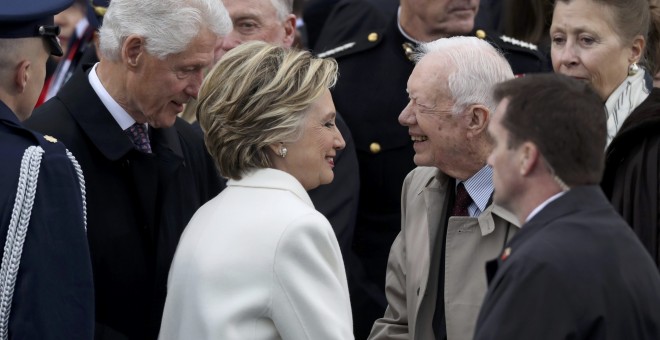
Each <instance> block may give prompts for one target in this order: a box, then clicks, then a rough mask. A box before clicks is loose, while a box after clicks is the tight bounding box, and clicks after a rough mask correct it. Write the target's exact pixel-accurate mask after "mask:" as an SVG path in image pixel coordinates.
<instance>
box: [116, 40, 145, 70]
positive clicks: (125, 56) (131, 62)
mask: <svg viewBox="0 0 660 340" xmlns="http://www.w3.org/2000/svg"><path fill="white" fill-rule="evenodd" d="M144 44H145V41H144V38H143V37H141V36H139V35H137V34H131V35H129V36H128V37H127V38H126V40H124V44H123V45H122V48H121V57H122V60H123V61H124V62H125V63H126V64H127V65H128V67H129V68H137V67H138V66H139V64H140V60H141V57H142V55H143V54H144V53H146V51H145V48H144Z"/></svg>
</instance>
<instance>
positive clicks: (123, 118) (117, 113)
mask: <svg viewBox="0 0 660 340" xmlns="http://www.w3.org/2000/svg"><path fill="white" fill-rule="evenodd" d="M98 65H99V63H96V64H95V65H94V67H92V70H91V71H90V72H89V75H88V79H89V84H90V85H91V86H92V89H94V92H96V95H97V96H99V98H100V99H101V102H102V103H103V105H104V106H105V108H106V109H108V112H110V114H111V115H112V117H113V118H114V119H115V121H116V122H117V124H119V127H121V129H122V130H126V129H128V128H129V127H131V125H133V124H135V119H133V117H131V115H129V114H128V112H126V110H124V108H123V107H121V105H119V103H117V101H115V100H114V98H112V97H111V96H110V93H108V91H107V90H106V89H105V87H104V86H103V84H101V80H100V79H99V76H98V75H97V74H96V67H97V66H98Z"/></svg>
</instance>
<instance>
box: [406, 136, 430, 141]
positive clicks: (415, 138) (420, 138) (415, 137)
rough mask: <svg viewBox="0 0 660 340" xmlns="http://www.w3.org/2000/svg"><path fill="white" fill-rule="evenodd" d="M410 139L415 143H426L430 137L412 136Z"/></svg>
mask: <svg viewBox="0 0 660 340" xmlns="http://www.w3.org/2000/svg"><path fill="white" fill-rule="evenodd" d="M410 139H411V140H412V141H413V142H426V141H427V140H428V139H429V137H426V136H410Z"/></svg>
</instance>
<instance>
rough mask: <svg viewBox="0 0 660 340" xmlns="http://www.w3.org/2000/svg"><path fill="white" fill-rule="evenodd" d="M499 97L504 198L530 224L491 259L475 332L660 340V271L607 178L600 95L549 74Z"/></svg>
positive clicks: (503, 87)
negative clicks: (604, 184) (615, 203)
mask: <svg viewBox="0 0 660 340" xmlns="http://www.w3.org/2000/svg"><path fill="white" fill-rule="evenodd" d="M495 98H496V99H497V100H498V101H499V105H498V108H497V110H496V113H495V115H494V117H493V120H492V121H491V125H490V126H489V131H490V133H491V135H492V136H493V138H494V139H495V142H496V147H495V149H494V150H493V152H492V153H491V155H490V157H489V159H488V163H489V164H490V165H491V166H492V167H493V182H494V185H495V196H494V201H495V202H496V203H497V204H500V205H502V206H504V207H505V208H508V209H509V210H511V211H512V212H513V213H514V214H516V215H517V216H518V218H519V219H520V221H521V222H524V224H523V225H522V228H521V231H520V232H518V233H517V234H516V235H515V236H514V237H513V239H511V241H510V242H509V243H508V244H507V247H506V248H505V249H504V250H503V251H502V253H501V255H500V256H499V257H498V258H497V259H496V260H494V261H491V262H489V263H488V265H487V272H488V278H489V290H488V293H487V295H486V298H485V301H484V304H483V306H482V309H481V312H480V314H479V319H478V322H477V330H476V333H475V339H479V340H481V339H660V313H658V306H660V274H658V271H657V269H656V268H655V265H654V263H653V260H652V259H651V257H650V256H649V254H648V253H647V252H646V251H645V250H644V248H643V246H642V245H641V243H640V242H639V240H638V239H637V237H636V236H635V234H634V233H633V232H632V230H631V229H630V227H629V226H628V225H627V224H626V222H625V221H624V220H623V219H622V218H621V217H620V216H619V215H618V214H617V213H616V211H615V210H614V209H613V208H612V206H610V204H609V202H608V200H607V198H606V197H605V195H604V194H603V192H602V191H601V189H600V187H599V186H598V184H599V183H600V179H601V177H602V173H603V167H604V153H603V149H604V148H605V140H606V123H605V120H606V115H605V114H604V109H603V103H602V100H601V99H600V97H599V96H598V95H596V94H595V93H594V92H593V90H592V89H590V88H589V87H588V85H587V84H585V83H583V82H578V81H576V80H573V79H570V78H568V77H564V76H559V75H544V76H536V77H534V76H530V77H525V78H523V79H515V80H511V81H507V82H504V83H502V84H500V85H498V86H497V87H496V89H495ZM517 320H518V321H520V322H516V321H517Z"/></svg>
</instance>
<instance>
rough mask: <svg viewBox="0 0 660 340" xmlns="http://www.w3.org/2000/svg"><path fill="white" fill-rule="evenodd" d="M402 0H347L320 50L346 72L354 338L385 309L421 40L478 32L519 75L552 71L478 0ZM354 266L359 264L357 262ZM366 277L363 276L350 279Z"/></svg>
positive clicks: (343, 95)
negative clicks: (376, 0)
mask: <svg viewBox="0 0 660 340" xmlns="http://www.w3.org/2000/svg"><path fill="white" fill-rule="evenodd" d="M455 3H456V2H455V1H449V0H441V1H427V0H401V1H400V6H399V9H398V11H397V12H396V14H393V15H392V16H391V17H389V18H387V19H384V17H383V15H382V14H381V13H382V10H381V9H378V8H376V7H375V6H374V5H373V4H371V3H370V2H369V1H355V0H342V1H340V2H339V3H338V4H337V5H336V6H335V8H334V9H333V11H332V13H331V14H330V15H329V17H328V19H327V21H326V23H325V25H324V29H323V31H322V32H321V34H320V36H319V39H318V41H317V43H316V45H315V46H316V47H315V52H316V53H317V54H318V55H319V56H321V57H332V58H335V59H337V62H338V63H339V72H340V74H341V76H340V78H339V81H338V83H337V85H336V87H335V89H334V91H333V92H332V95H333V99H334V101H335V105H336V108H337V111H338V112H340V113H341V114H342V115H343V117H344V120H345V121H346V123H347V124H348V127H349V128H350V130H351V133H352V134H353V138H354V140H355V147H356V150H357V156H358V163H359V168H360V185H361V187H360V196H359V197H360V198H359V206H358V215H357V222H356V226H355V234H354V241H353V249H354V251H355V253H356V255H357V256H358V258H359V259H360V261H361V264H362V267H363V269H364V271H363V272H362V273H358V274H353V275H349V288H350V289H351V298H352V299H353V301H352V302H351V303H352V307H353V314H354V315H353V320H354V325H355V331H356V338H357V339H362V338H366V336H367V334H368V333H369V330H370V329H371V325H372V324H373V321H374V320H375V319H376V318H378V317H381V316H382V315H383V312H384V311H385V307H386V305H387V304H386V301H385V297H384V284H385V272H386V264H387V258H388V254H389V250H390V247H391V244H392V242H393V240H394V238H395V237H396V235H397V234H398V232H399V231H400V223H401V213H400V193H401V186H402V183H403V179H404V178H405V176H406V174H407V173H408V172H410V171H411V170H412V169H413V168H414V164H413V155H414V152H413V148H412V141H411V139H410V136H409V135H408V131H407V130H406V128H404V127H402V126H401V125H399V123H398V121H397V117H398V115H399V113H401V110H403V108H404V107H405V106H406V104H407V102H408V100H409V98H408V94H407V93H406V82H407V80H408V77H409V76H410V73H411V72H412V69H413V66H414V61H413V60H411V59H412V55H413V52H414V50H415V48H416V46H417V45H418V44H419V43H421V42H429V41H433V40H436V39H438V38H442V37H447V36H456V35H475V36H477V37H478V38H480V39H484V40H487V41H489V42H490V43H491V44H492V45H494V46H496V47H497V48H499V49H500V50H502V51H503V53H504V55H505V57H506V58H507V60H508V61H509V63H510V64H511V66H512V69H513V72H514V74H516V75H518V76H520V75H523V74H526V73H533V72H545V71H549V69H548V68H547V62H545V60H544V57H543V56H542V54H541V53H539V52H538V49H537V47H536V46H534V45H532V44H529V43H526V42H523V41H519V40H515V39H512V38H509V37H506V36H503V35H501V34H497V33H495V32H491V31H487V30H484V29H479V28H476V27H474V18H475V15H476V12H477V8H478V7H479V1H476V0H471V1H462V2H460V6H456V4H455ZM353 266H354V268H358V265H356V264H353ZM356 276H361V277H363V279H362V280H359V281H356V280H351V277H356Z"/></svg>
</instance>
